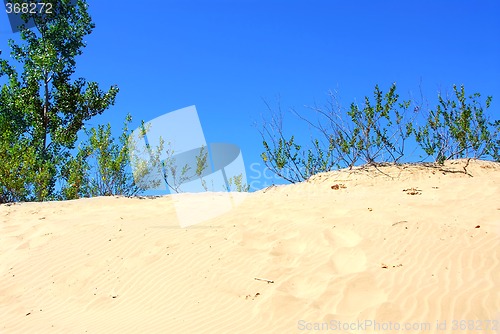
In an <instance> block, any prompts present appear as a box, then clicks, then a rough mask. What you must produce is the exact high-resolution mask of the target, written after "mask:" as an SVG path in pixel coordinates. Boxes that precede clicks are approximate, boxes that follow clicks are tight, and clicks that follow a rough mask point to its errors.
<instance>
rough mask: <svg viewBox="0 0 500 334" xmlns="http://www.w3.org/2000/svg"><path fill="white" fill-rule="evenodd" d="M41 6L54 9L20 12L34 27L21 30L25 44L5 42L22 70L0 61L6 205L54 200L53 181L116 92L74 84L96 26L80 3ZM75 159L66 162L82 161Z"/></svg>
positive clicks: (55, 0)
mask: <svg viewBox="0 0 500 334" xmlns="http://www.w3.org/2000/svg"><path fill="white" fill-rule="evenodd" d="M16 2H22V1H18V0H17V1H16ZM46 2H50V3H51V4H52V13H47V14H45V15H38V14H30V13H27V14H23V16H22V17H23V20H24V21H25V22H28V20H29V19H32V20H33V21H34V24H35V27H34V28H33V29H27V28H25V27H24V26H22V27H21V29H20V34H21V39H22V40H23V41H24V43H22V44H17V43H15V42H14V41H13V40H10V41H9V45H10V48H11V49H12V52H11V56H12V57H13V58H14V60H15V61H17V62H18V63H19V64H20V65H21V68H18V67H19V66H18V67H16V66H15V65H13V64H11V63H9V62H8V61H7V60H4V59H2V60H0V77H4V78H6V79H7V82H6V83H5V84H4V85H3V87H2V89H1V91H0V103H1V104H0V130H2V132H3V133H4V135H2V136H1V137H0V140H1V142H0V157H1V158H2V161H1V163H0V165H1V167H0V169H1V170H0V176H1V178H0V192H1V193H0V199H4V200H46V199H54V198H57V197H58V196H57V194H56V190H55V185H56V180H57V179H58V178H59V177H60V176H61V174H60V173H61V167H62V166H64V165H65V164H66V163H67V162H68V159H70V150H71V149H73V148H74V146H75V142H76V140H77V134H78V132H79V131H80V130H81V129H82V128H83V126H84V123H85V122H86V121H88V120H90V119H91V118H92V117H94V116H96V115H99V114H101V113H102V112H104V110H106V109H108V108H109V106H111V105H113V104H114V101H115V97H116V95H117V93H118V88H117V87H116V86H112V87H111V88H110V89H109V90H107V91H102V90H101V89H100V88H99V86H98V84H97V83H96V82H88V81H87V80H85V79H84V78H78V79H76V80H73V79H72V76H73V75H74V73H75V70H76V60H75V58H76V57H77V56H79V55H81V54H82V49H83V48H84V47H85V42H84V37H85V36H87V35H88V34H90V33H91V32H92V30H93V28H94V23H93V22H92V20H91V18H90V15H89V14H88V12H87V4H86V2H85V1H82V0H79V1H77V3H76V5H73V4H71V3H70V1H69V0H47V1H46ZM18 70H20V73H21V74H20V75H19V74H18ZM78 159H80V160H78ZM78 159H77V160H71V163H73V164H75V163H78V162H79V161H81V159H82V157H80V158H78ZM73 177H76V176H73ZM13 178H18V179H20V180H23V182H20V181H18V180H13ZM22 188H24V189H22ZM67 195H68V194H67Z"/></svg>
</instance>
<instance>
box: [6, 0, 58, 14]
mask: <svg viewBox="0 0 500 334" xmlns="http://www.w3.org/2000/svg"><path fill="white" fill-rule="evenodd" d="M5 11H6V12H7V14H28V13H29V14H46V13H47V14H52V4H51V3H45V2H22V3H11V2H7V3H5Z"/></svg>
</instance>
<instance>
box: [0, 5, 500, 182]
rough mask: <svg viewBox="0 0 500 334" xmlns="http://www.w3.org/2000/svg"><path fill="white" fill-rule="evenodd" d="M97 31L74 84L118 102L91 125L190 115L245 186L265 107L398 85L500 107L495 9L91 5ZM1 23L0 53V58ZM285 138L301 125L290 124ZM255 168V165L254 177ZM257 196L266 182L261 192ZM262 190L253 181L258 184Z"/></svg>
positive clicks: (2, 20) (348, 97) (1, 22)
mask: <svg viewBox="0 0 500 334" xmlns="http://www.w3.org/2000/svg"><path fill="white" fill-rule="evenodd" d="M88 3H89V12H90V14H91V16H92V18H93V21H94V22H95V24H96V28H95V30H94V32H93V33H92V34H91V35H90V36H88V37H87V38H86V40H87V43H88V45H87V48H86V49H85V50H84V53H83V55H82V56H81V57H79V59H78V62H77V75H78V76H82V77H85V78H87V79H88V80H92V81H97V82H99V83H100V84H101V86H102V87H103V88H104V87H109V86H110V85H112V84H117V85H118V86H119V88H120V93H119V95H118V97H117V103H116V105H115V106H114V107H112V108H111V109H110V110H108V111H106V112H105V113H104V115H103V116H101V117H99V118H98V119H96V120H95V122H94V123H95V124H97V123H107V122H111V124H112V126H113V127H114V132H115V133H116V134H119V129H120V128H121V125H122V123H123V120H124V117H125V115H126V114H127V113H131V114H132V116H133V118H134V122H133V125H132V127H133V128H135V127H136V126H138V125H139V123H140V120H141V119H143V120H145V121H148V120H151V119H153V118H155V117H157V116H160V115H162V114H164V113H166V112H169V111H173V110H176V109H179V108H183V107H187V106H190V105H196V107H197V110H198V114H199V117H200V120H201V123H202V127H203V130H204V133H205V137H206V139H207V141H208V142H227V143H233V144H236V145H238V146H240V148H241V150H242V152H243V158H244V160H245V164H246V166H247V177H248V178H252V177H255V176H256V175H255V173H254V172H252V171H251V170H250V168H249V167H250V165H251V164H252V163H260V162H261V159H260V153H261V152H262V145H261V138H260V135H259V133H258V131H257V128H256V127H254V126H253V125H252V124H253V123H255V122H257V123H258V124H260V120H261V115H266V114H267V109H266V107H265V105H264V103H263V99H266V100H268V101H270V102H274V101H275V99H276V96H278V95H279V96H280V100H281V105H282V107H283V108H284V109H287V108H290V107H294V108H296V109H298V110H304V109H303V106H304V105H312V104H314V103H318V104H323V103H326V101H327V93H328V90H333V89H336V90H338V92H339V96H340V98H341V100H342V101H343V102H344V103H345V104H349V103H350V102H352V101H354V100H357V101H361V100H362V99H363V97H364V96H365V95H370V94H371V93H372V91H373V87H374V85H375V84H377V83H378V84H379V85H380V86H381V88H383V89H384V90H386V89H387V88H388V87H389V86H390V84H391V83H393V82H396V83H397V85H398V90H399V93H400V95H401V96H402V97H403V98H406V97H408V96H409V94H417V93H418V91H419V86H420V84H421V85H422V88H423V92H424V94H425V95H426V97H427V98H428V99H430V100H435V98H436V95H437V93H438V91H446V90H450V89H451V86H452V84H464V85H465V88H466V90H467V91H468V92H469V93H472V92H476V91H478V92H481V93H482V94H483V95H484V96H486V95H493V97H494V100H493V108H492V109H494V110H495V112H496V113H497V116H496V118H499V117H498V110H499V106H500V19H499V18H500V2H498V1H494V0H492V1H471V0H467V1H463V0H459V1H401V0H397V1H292V0H287V1H273V0H266V1H260V0H259V1H257V0H254V1H251V0H239V1H237V0H234V1H229V0H225V1H224V0H205V1H188V0H178V1H160V0H151V1H148V2H141V1H128V0H124V1H112V0H106V1H102V0H90V1H88ZM9 29H10V28H9V26H8V21H7V17H6V15H5V14H4V15H0V49H2V50H3V51H4V54H3V56H5V54H6V53H7V52H8V48H7V46H6V43H7V39H8V38H12V37H14V35H13V34H11V33H10V32H9ZM287 120H288V122H287V123H286V126H287V127H288V130H289V131H292V132H293V131H297V132H302V133H303V132H304V131H307V128H306V127H305V126H304V124H303V122H300V121H297V120H296V119H295V118H294V117H293V116H291V115H289V116H287ZM260 169H261V170H262V167H261V168H260ZM261 185H262V186H263V185H264V184H261ZM255 186H256V187H258V183H257V184H255Z"/></svg>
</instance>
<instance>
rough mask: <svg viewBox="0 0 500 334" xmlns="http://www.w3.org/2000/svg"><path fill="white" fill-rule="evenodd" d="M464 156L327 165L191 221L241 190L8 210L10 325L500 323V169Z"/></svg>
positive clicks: (425, 326)
mask: <svg viewBox="0 0 500 334" xmlns="http://www.w3.org/2000/svg"><path fill="white" fill-rule="evenodd" d="M465 163H466V161H465V160H456V161H450V162H447V163H446V165H445V166H444V167H443V168H441V169H440V168H432V167H425V166H421V165H413V166H409V165H407V166H383V167H378V168H375V167H365V168H355V169H353V170H351V171H349V170H341V171H336V172H331V173H325V174H319V175H316V176H314V177H313V178H311V179H310V180H308V181H307V182H303V183H300V184H295V185H287V186H277V187H271V188H268V189H265V190H261V191H259V192H255V193H249V194H237V195H236V196H237V199H238V201H237V202H238V203H239V204H238V205H235V207H234V208H233V209H232V210H227V211H226V212H223V213H222V214H220V215H219V216H216V217H213V218H211V219H208V220H205V221H203V222H201V223H198V224H195V225H191V226H188V227H185V228H181V227H180V225H181V222H179V218H178V216H177V214H176V210H177V209H178V206H176V205H175V203H174V202H175V201H180V202H182V204H183V205H184V206H186V207H187V208H190V210H191V212H192V214H193V215H194V216H197V215H198V216H199V217H201V218H203V216H204V212H203V211H204V210H203V209H202V208H203V207H204V206H206V203H207V202H210V201H212V200H220V199H221V198H224V196H229V195H230V194H227V193H225V194H224V193H201V194H180V195H174V196H165V197H160V198H154V199H152V198H142V199H141V198H125V197H99V198H91V199H80V200H74V201H65V202H45V203H17V204H3V205H0V282H1V283H0V333H312V332H318V333H325V332H328V333H397V332H398V331H397V330H396V329H397V328H400V329H404V328H405V326H413V327H411V329H407V330H405V332H407V333H418V332H425V333H500V164H498V163H493V162H486V161H475V160H472V161H470V164H469V165H468V167H467V172H468V173H469V175H467V174H465V173H464V170H463V166H464V165H465ZM233 199H234V198H233ZM495 324H496V326H497V329H496V330H495V329H494V328H492V326H495ZM377 326H378V327H377ZM480 328H482V329H481V330H480ZM399 332H400V331H399Z"/></svg>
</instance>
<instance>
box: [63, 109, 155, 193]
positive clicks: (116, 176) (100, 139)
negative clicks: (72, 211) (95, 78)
mask: <svg viewBox="0 0 500 334" xmlns="http://www.w3.org/2000/svg"><path fill="white" fill-rule="evenodd" d="M131 121H132V117H131V116H130V115H127V117H126V119H125V123H124V125H123V130H122V134H121V136H120V138H119V141H118V143H117V142H116V140H115V138H113V137H112V135H111V126H110V124H109V123H108V124H107V125H106V126H104V125H98V127H97V129H96V128H91V129H90V130H85V133H86V134H87V136H88V139H87V141H84V142H83V143H82V145H81V146H80V147H79V149H78V153H77V154H76V155H75V156H74V157H71V158H70V159H69V161H68V163H67V164H66V165H65V166H64V167H63V169H62V176H63V177H64V179H65V181H66V184H67V186H66V187H64V188H63V190H62V192H63V194H64V196H63V198H64V199H74V198H80V197H94V196H111V195H124V196H134V195H137V194H139V193H141V192H143V191H145V190H146V189H147V187H146V185H145V184H142V185H140V184H135V182H134V178H133V176H132V173H131V172H129V171H128V168H129V165H130V161H129V145H128V138H129V136H130V133H129V130H128V124H129V123H130V122H131Z"/></svg>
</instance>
